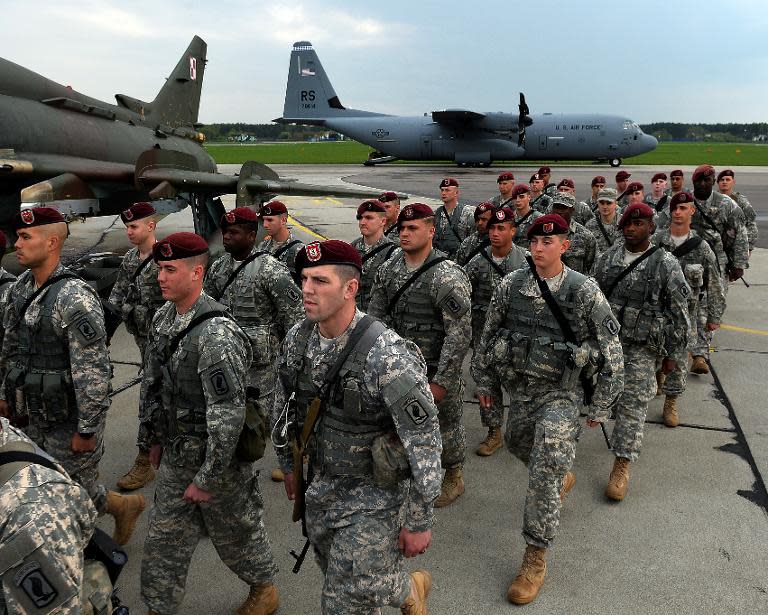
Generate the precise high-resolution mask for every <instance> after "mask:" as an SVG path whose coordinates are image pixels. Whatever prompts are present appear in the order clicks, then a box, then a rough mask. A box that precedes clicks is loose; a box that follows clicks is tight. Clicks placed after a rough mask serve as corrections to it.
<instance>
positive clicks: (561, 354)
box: [472, 214, 623, 604]
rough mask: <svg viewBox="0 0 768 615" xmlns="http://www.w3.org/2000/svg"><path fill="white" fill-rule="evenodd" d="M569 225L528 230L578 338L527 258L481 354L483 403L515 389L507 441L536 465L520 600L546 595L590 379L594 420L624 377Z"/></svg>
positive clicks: (546, 220) (500, 292) (506, 288)
mask: <svg viewBox="0 0 768 615" xmlns="http://www.w3.org/2000/svg"><path fill="white" fill-rule="evenodd" d="M568 230H569V226H568V224H567V223H566V221H565V220H563V219H562V218H561V217H560V216H558V215H555V214H549V215H545V216H542V217H541V218H539V219H538V220H536V222H534V223H533V225H532V226H531V227H530V228H529V229H528V235H529V238H530V239H531V255H532V259H533V264H534V266H535V268H536V273H537V276H538V278H539V279H540V280H542V284H546V285H548V287H549V290H550V293H551V295H552V300H553V301H554V302H556V304H557V305H559V307H560V311H561V312H562V315H563V318H564V319H565V320H566V321H567V322H568V323H569V325H570V329H571V334H572V337H571V336H570V335H568V334H566V333H565V332H564V331H563V329H562V328H561V327H560V325H559V324H558V321H557V319H556V316H555V315H554V313H553V312H552V309H551V308H550V307H549V305H548V303H547V301H546V299H544V297H542V294H541V289H540V287H539V282H538V281H537V279H536V276H534V275H533V272H532V271H531V269H530V267H523V268H521V269H518V270H517V271H515V272H513V273H510V274H508V275H507V276H505V277H504V279H503V280H502V281H501V284H500V286H499V287H498V288H497V289H496V292H495V293H494V295H493V299H492V300H491V306H490V308H489V309H488V317H487V319H486V321H485V327H484V329H483V334H482V337H481V339H480V343H479V345H478V347H477V352H476V354H475V357H474V360H473V361H472V376H473V377H474V378H475V380H476V382H477V385H478V386H477V391H478V396H479V399H480V404H481V405H483V406H485V407H490V406H491V405H492V404H493V403H494V395H495V394H497V393H496V392H495V386H496V383H499V382H500V383H501V385H502V386H503V388H504V389H506V390H507V392H508V393H509V395H510V398H511V404H510V410H509V417H508V419H507V429H506V434H505V442H506V445H507V447H508V449H509V450H510V452H511V453H512V454H513V455H515V456H516V457H518V458H519V459H520V460H521V461H522V462H523V463H525V464H526V465H527V466H528V490H527V494H526V498H525V514H524V518H523V538H524V539H525V542H526V543H527V547H526V550H525V556H524V558H523V563H522V566H521V568H520V572H519V574H518V575H517V577H516V578H515V580H514V581H513V582H512V584H511V585H510V586H509V589H508V591H507V599H508V600H509V601H510V602H513V603H515V604H527V603H529V602H531V601H533V600H534V599H535V598H536V596H537V595H538V593H539V590H540V589H541V586H542V584H543V583H544V576H545V574H546V564H545V562H544V555H545V553H546V550H547V549H548V548H549V546H550V545H551V543H552V541H553V540H554V538H555V533H556V531H557V527H558V525H559V522H560V510H561V507H562V502H563V500H564V498H565V496H566V494H567V493H568V491H570V489H572V488H573V486H574V484H575V482H576V478H575V476H574V475H573V473H571V471H570V470H571V468H572V467H573V461H574V458H575V455H576V441H577V439H578V435H579V432H580V425H579V414H580V412H581V409H582V407H583V406H582V401H583V399H584V391H583V385H582V382H581V378H582V377H583V378H591V377H593V376H594V375H595V372H598V373H597V374H596V375H597V384H596V387H595V390H594V395H593V397H592V399H591V405H589V406H588V409H587V417H588V425H589V426H590V427H595V426H597V425H598V423H602V422H604V421H605V420H606V419H608V418H609V417H610V408H611V405H612V404H613V403H614V402H615V400H616V398H617V396H618V395H619V393H620V392H621V389H622V386H623V362H622V352H621V344H620V342H619V338H618V335H617V334H618V328H619V327H618V324H617V322H616V319H615V318H614V316H613V314H612V313H611V308H610V306H609V305H608V302H607V301H606V300H605V297H604V296H603V293H602V292H601V291H600V289H599V288H598V286H597V284H596V283H595V281H594V280H593V279H592V278H589V277H587V276H585V275H582V274H580V273H578V272H577V271H574V270H572V269H570V268H568V267H567V266H565V265H563V263H562V261H561V255H562V254H563V253H564V252H565V251H566V250H567V249H568V239H567V233H568ZM568 339H573V340H575V343H574V342H568V341H567V340H568ZM583 370H587V371H585V372H584V374H582V371H583Z"/></svg>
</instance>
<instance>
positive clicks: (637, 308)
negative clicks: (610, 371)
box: [600, 250, 664, 348]
mask: <svg viewBox="0 0 768 615" xmlns="http://www.w3.org/2000/svg"><path fill="white" fill-rule="evenodd" d="M663 258H664V250H657V251H656V252H654V253H653V254H651V256H649V257H648V258H647V259H646V261H645V263H643V264H644V265H645V267H644V269H643V270H642V277H641V278H639V279H638V280H637V281H636V283H634V284H632V285H631V286H630V285H629V280H630V279H631V278H633V277H634V276H635V275H636V273H637V272H638V270H637V269H636V270H635V271H633V272H632V273H630V274H629V276H627V277H625V278H624V279H623V280H621V282H619V284H618V286H617V287H616V288H615V289H614V291H613V293H611V296H610V297H607V299H608V301H609V303H610V304H611V309H612V310H613V313H614V314H615V315H616V319H617V320H618V321H619V324H620V325H621V333H620V336H621V341H622V342H625V341H626V342H634V343H638V344H648V345H649V346H651V347H653V348H656V347H658V345H659V343H660V336H661V335H662V329H663V327H664V296H663V289H662V288H661V287H660V285H659V269H660V268H661V263H662V261H663ZM625 267H626V266H625V265H624V263H623V262H620V263H618V264H614V265H612V266H611V267H609V268H608V269H607V270H606V271H605V275H604V276H603V278H602V279H601V281H600V288H601V289H602V290H603V292H606V291H607V289H609V288H610V287H611V286H612V285H613V282H614V280H615V279H616V278H617V277H618V276H619V274H620V273H621V272H622V271H623V270H624V269H625Z"/></svg>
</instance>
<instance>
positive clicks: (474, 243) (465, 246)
mask: <svg viewBox="0 0 768 615" xmlns="http://www.w3.org/2000/svg"><path fill="white" fill-rule="evenodd" d="M488 244H489V240H488V233H485V234H483V235H481V234H480V233H478V232H477V231H475V232H474V233H472V234H471V235H470V236H469V237H467V238H466V239H465V240H464V241H462V242H461V245H460V246H459V249H458V250H457V251H456V256H455V257H454V259H453V262H455V263H456V264H457V265H461V266H462V267H463V266H464V265H466V264H467V263H468V262H469V261H470V260H471V259H472V258H474V256H475V255H476V254H478V253H479V252H480V250H482V249H483V248H484V247H485V246H487V245H488Z"/></svg>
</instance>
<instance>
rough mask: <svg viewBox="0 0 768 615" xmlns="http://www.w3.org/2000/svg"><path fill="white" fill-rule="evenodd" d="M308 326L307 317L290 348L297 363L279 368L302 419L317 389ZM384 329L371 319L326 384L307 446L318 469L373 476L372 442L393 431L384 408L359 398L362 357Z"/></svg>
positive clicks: (336, 473) (311, 326)
mask: <svg viewBox="0 0 768 615" xmlns="http://www.w3.org/2000/svg"><path fill="white" fill-rule="evenodd" d="M312 329H313V323H312V322H310V321H309V320H305V321H304V322H303V323H302V324H301V325H300V326H299V329H298V331H297V333H296V338H295V340H294V344H295V346H294V348H295V350H294V353H292V357H293V359H294V360H295V361H296V362H295V363H294V364H289V365H288V366H287V368H288V369H287V370H285V369H281V372H280V378H281V380H282V383H283V386H284V387H285V388H286V389H287V390H291V391H294V392H295V393H296V400H297V404H298V408H299V417H300V419H301V420H302V421H303V419H304V417H306V413H307V408H308V406H309V404H310V403H311V402H312V400H313V399H314V398H315V397H317V396H318V395H319V393H320V391H319V390H318V388H317V387H316V386H315V384H314V382H313V381H312V365H310V363H309V361H308V360H307V358H306V350H307V345H308V343H309V337H310V335H311V334H312ZM385 330H386V326H385V325H384V323H382V322H381V321H378V320H377V321H375V322H373V323H372V324H371V326H370V327H369V328H368V329H367V330H366V332H365V333H364V334H363V336H362V337H361V338H360V340H359V341H358V343H357V345H356V346H355V348H354V349H353V350H352V352H350V353H349V356H348V357H347V359H346V360H345V361H344V364H343V366H342V368H341V370H340V371H339V375H338V377H337V378H336V381H335V382H332V383H331V384H330V387H329V390H328V392H327V395H326V397H325V400H324V409H323V411H322V414H321V415H320V419H319V420H318V423H317V427H316V431H315V437H314V438H313V439H312V440H311V443H310V446H309V447H308V449H309V454H310V457H311V459H312V465H313V467H314V468H315V469H317V470H319V471H320V472H323V473H325V474H328V475H331V476H359V477H362V476H373V459H372V456H371V446H372V444H373V441H374V440H375V439H376V438H377V437H379V436H382V435H384V434H386V433H391V432H394V431H395V425H394V422H393V421H392V415H391V414H390V413H389V411H388V409H387V407H386V406H384V405H377V406H375V407H371V406H364V405H363V398H362V390H363V388H364V387H365V383H364V379H363V370H364V369H365V360H366V357H367V356H368V353H369V352H370V350H371V348H372V347H373V345H374V343H375V342H376V340H377V339H378V337H379V336H380V335H381V334H382V333H383V332H384V331H385Z"/></svg>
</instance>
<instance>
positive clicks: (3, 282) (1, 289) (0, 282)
mask: <svg viewBox="0 0 768 615" xmlns="http://www.w3.org/2000/svg"><path fill="white" fill-rule="evenodd" d="M6 245H7V244H6V239H5V233H4V232H3V231H0V258H2V255H3V254H5V248H6ZM15 281H16V276H15V275H13V274H12V273H10V272H8V271H6V270H5V268H4V267H3V266H2V265H0V349H2V347H3V337H4V336H5V327H4V326H3V322H2V321H3V317H2V314H5V308H6V306H7V305H8V301H9V298H10V294H9V291H10V289H11V285H12V284H13V282H15ZM0 357H1V355H0ZM4 378H5V367H4V366H3V365H2V364H0V382H2V381H3V379H4Z"/></svg>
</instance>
